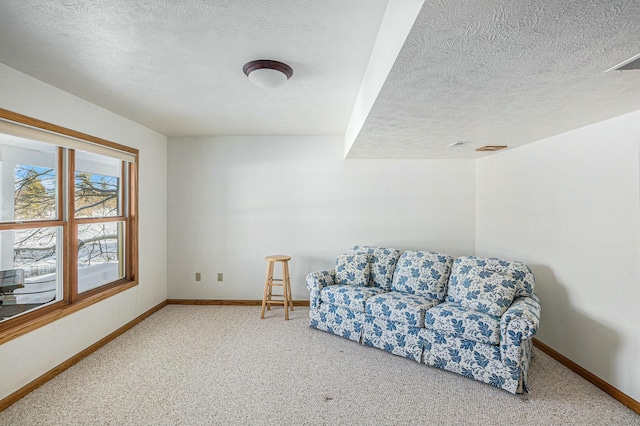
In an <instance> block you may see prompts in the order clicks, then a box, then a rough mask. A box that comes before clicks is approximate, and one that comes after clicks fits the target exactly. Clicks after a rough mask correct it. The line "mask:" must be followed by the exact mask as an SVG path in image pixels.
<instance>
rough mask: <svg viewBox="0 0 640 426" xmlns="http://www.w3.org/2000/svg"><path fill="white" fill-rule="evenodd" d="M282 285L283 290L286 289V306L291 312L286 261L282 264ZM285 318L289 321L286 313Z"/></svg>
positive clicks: (291, 305) (291, 303) (289, 284)
mask: <svg viewBox="0 0 640 426" xmlns="http://www.w3.org/2000/svg"><path fill="white" fill-rule="evenodd" d="M282 283H283V289H286V292H285V300H286V301H287V302H288V304H287V306H288V307H289V308H290V309H291V310H292V311H293V296H292V295H291V280H290V279H289V262H288V261H287V260H285V261H283V262H282ZM285 315H286V317H287V319H289V313H288V312H286V314H285Z"/></svg>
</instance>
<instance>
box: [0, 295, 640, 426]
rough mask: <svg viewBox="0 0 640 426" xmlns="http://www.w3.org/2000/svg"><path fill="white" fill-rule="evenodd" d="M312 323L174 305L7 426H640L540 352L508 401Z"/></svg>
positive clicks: (52, 387) (5, 415) (68, 374)
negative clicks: (519, 391)
mask: <svg viewBox="0 0 640 426" xmlns="http://www.w3.org/2000/svg"><path fill="white" fill-rule="evenodd" d="M308 314H309V311H308V308H296V310H295V311H294V312H292V313H291V316H290V320H289V321H284V317H283V311H282V308H275V309H272V310H271V311H268V312H267V315H266V318H265V319H264V320H260V319H259V318H260V308H259V307H236V306H181V305H169V306H167V307H165V308H163V309H162V310H160V311H159V312H157V313H156V314H154V315H152V316H151V317H149V318H147V319H146V320H145V321H143V322H142V323H140V324H139V325H137V326H136V327H134V328H133V329H131V330H129V331H128V332H126V333H125V334H123V335H122V336H120V337H118V338H117V339H115V340H114V341H112V342H110V343H109V344H107V345H106V346H104V347H103V348H101V349H99V350H98V351H96V352H94V353H93V354H91V355H90V356H88V357H87V358H85V359H84V360H82V361H81V362H79V363H78V364H76V365H74V366H73V367H71V368H70V369H68V370H66V371H65V372H63V373H61V374H60V375H58V376H57V377H56V378H54V379H53V380H51V381H49V382H48V383H46V384H44V385H43V386H42V387H40V388H38V389H37V390H35V391H34V392H32V393H30V394H29V395H27V396H26V397H24V398H23V399H21V400H20V401H18V402H16V403H15V404H13V405H12V406H10V407H8V408H7V409H6V410H5V411H3V412H1V413H0V425H12V426H13V425H235V424H248V425H261V424H266V425H306V424H308V425H334V424H335V425H387V424H388V425H426V424H442V425H449V424H451V425H453V424H461V425H463V424H469V425H471V424H473V425H478V424H481V425H482V424H491V425H520V424H523V425H524V424H545V425H587V424H588V425H594V424H596V425H597V424H601V425H640V416H638V415H637V414H635V413H634V412H633V411H631V410H630V409H628V408H627V407H625V406H624V405H622V404H621V403H619V402H618V401H616V400H614V399H613V398H611V397H610V396H609V395H607V394H605V393H604V392H602V391H601V390H599V389H598V388H596V387H595V386H593V385H592V384H590V383H589V382H587V381H585V380H584V379H582V378H581V377H579V376H577V375H576V374H574V373H573V372H571V371H570V370H568V369H567V368H565V367H564V366H562V365H561V364H559V363H557V362H556V361H555V360H553V359H552V358H550V357H549V356H547V355H546V354H544V353H542V352H540V351H539V350H536V352H535V358H534V359H533V361H532V366H531V372H530V377H529V379H530V383H529V389H530V393H528V394H524V395H512V394H510V393H507V392H505V391H503V390H500V389H497V388H493V387H491V386H489V385H486V384H483V383H479V382H476V381H473V380H470V379H468V378H465V377H462V376H459V375H456V374H453V373H449V372H446V371H443V370H439V369H436V368H433V367H427V366H425V365H420V364H418V363H416V362H414V361H410V360H408V359H405V358H401V357H397V356H393V355H391V354H389V353H386V352H384V351H381V350H378V349H374V348H369V347H365V346H362V345H359V344H357V343H355V342H351V341H348V340H346V339H342V338H340V337H337V336H334V335H331V334H329V333H325V332H322V331H318V330H314V329H311V328H309V326H308ZM16 368H18V367H16Z"/></svg>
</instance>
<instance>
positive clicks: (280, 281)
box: [260, 254, 293, 320]
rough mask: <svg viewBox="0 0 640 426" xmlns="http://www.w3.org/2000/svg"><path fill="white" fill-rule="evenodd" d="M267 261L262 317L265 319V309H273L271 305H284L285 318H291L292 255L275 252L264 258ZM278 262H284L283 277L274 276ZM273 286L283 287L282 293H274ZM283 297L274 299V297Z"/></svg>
mask: <svg viewBox="0 0 640 426" xmlns="http://www.w3.org/2000/svg"><path fill="white" fill-rule="evenodd" d="M264 260H266V261H267V275H266V278H265V280H264V293H263V295H262V312H261V313H260V319H264V311H265V309H266V310H271V305H282V306H284V319H285V320H288V319H289V309H291V310H292V311H293V300H292V298H291V281H290V279H289V261H290V260H291V256H287V255H284V254H273V255H270V256H267V257H265V258H264ZM276 262H281V263H282V278H273V269H274V265H275V263H276ZM273 287H282V294H273ZM274 296H275V297H281V298H282V299H276V300H273V297H274Z"/></svg>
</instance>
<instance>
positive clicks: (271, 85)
mask: <svg viewBox="0 0 640 426" xmlns="http://www.w3.org/2000/svg"><path fill="white" fill-rule="evenodd" d="M242 71H244V73H245V74H246V75H247V77H248V78H249V81H251V82H252V83H253V84H255V85H256V86H258V87H260V88H262V89H275V88H276V87H280V86H282V85H283V84H285V83H286V82H287V80H289V79H290V78H291V76H292V75H293V70H292V69H291V67H290V66H289V65H287V64H283V63H282V62H278V61H272V60H269V59H259V60H257V61H251V62H247V63H246V64H244V67H242Z"/></svg>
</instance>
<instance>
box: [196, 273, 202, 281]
mask: <svg viewBox="0 0 640 426" xmlns="http://www.w3.org/2000/svg"><path fill="white" fill-rule="evenodd" d="M196 281H202V274H201V273H200V272H196Z"/></svg>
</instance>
